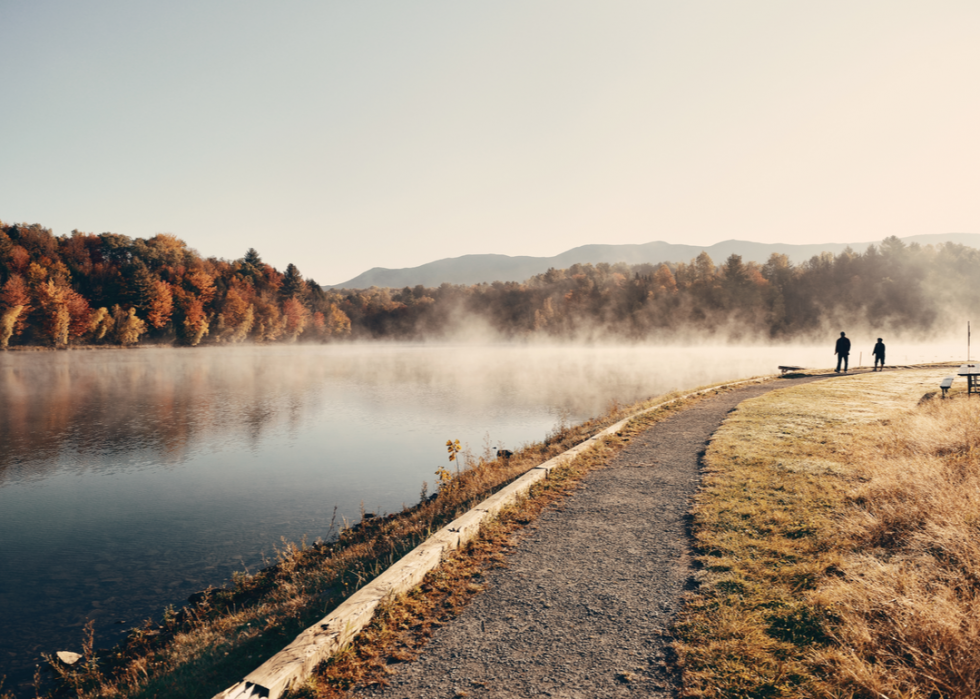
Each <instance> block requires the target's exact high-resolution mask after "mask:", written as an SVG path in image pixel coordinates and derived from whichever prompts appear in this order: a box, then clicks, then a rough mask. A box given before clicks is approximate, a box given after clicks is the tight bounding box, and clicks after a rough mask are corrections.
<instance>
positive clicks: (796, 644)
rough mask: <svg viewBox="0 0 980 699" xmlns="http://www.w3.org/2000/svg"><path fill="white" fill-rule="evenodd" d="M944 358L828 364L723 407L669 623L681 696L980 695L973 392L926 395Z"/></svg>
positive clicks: (979, 534)
mask: <svg viewBox="0 0 980 699" xmlns="http://www.w3.org/2000/svg"><path fill="white" fill-rule="evenodd" d="M947 373H948V369H942V368H938V369H921V370H910V371H902V372H883V373H877V374H863V375H856V376H850V377H842V378H835V379H833V380H829V381H821V382H817V383H812V384H807V385H803V386H798V387H793V388H788V389H785V390H782V391H776V392H773V393H770V394H767V395H766V396H763V397H760V398H757V399H754V400H751V401H747V402H745V403H743V404H742V405H741V406H740V407H739V409H738V410H737V411H736V412H735V413H733V414H732V415H731V416H730V417H729V419H728V420H726V422H725V423H724V425H723V426H722V428H721V429H720V430H719V431H718V432H717V433H716V434H715V436H714V438H713V440H712V443H711V445H710V448H709V449H708V452H707V454H706V457H705V461H706V473H705V477H704V481H703V484H702V489H701V491H700V494H699V496H698V499H697V503H696V506H695V510H694V525H693V530H694V536H695V539H696V545H697V547H698V551H699V556H698V561H699V564H700V570H699V571H698V582H699V587H698V589H697V590H696V591H695V592H694V593H692V594H691V595H690V597H689V599H688V600H687V606H686V610H685V611H684V612H683V613H682V615H681V617H680V619H679V621H678V624H677V632H678V634H679V637H680V641H679V642H678V643H677V652H678V662H679V664H680V666H681V668H682V671H683V678H684V687H685V689H684V694H685V696H690V697H800V696H815V697H851V696H853V697H895V698H898V697H976V696H980V636H978V630H980V622H978V619H977V614H976V610H977V609H978V605H977V603H978V601H980V600H978V599H977V595H978V592H980V507H978V505H980V450H978V448H977V447H978V443H980V424H978V422H980V401H976V400H974V401H971V400H969V399H968V398H967V397H966V396H965V395H964V394H962V393H959V394H954V398H953V399H952V400H945V401H944V400H939V399H938V398H936V397H935V395H934V394H935V393H937V387H938V384H939V381H940V380H941V379H942V377H943V376H945V375H946V374H947ZM929 394H933V395H932V397H929V398H924V397H925V396H927V395H929Z"/></svg>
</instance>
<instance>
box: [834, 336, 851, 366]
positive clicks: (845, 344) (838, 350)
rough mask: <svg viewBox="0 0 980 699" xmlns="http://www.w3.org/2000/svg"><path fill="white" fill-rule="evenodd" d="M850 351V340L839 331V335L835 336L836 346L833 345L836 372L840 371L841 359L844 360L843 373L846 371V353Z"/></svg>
mask: <svg viewBox="0 0 980 699" xmlns="http://www.w3.org/2000/svg"><path fill="white" fill-rule="evenodd" d="M850 353H851V341H850V340H848V339H847V338H846V337H844V332H843V331H841V334H840V337H838V338H837V346H836V347H834V354H836V355H837V368H836V369H835V370H834V371H836V372H837V373H838V374H839V373H840V363H841V360H843V361H844V373H845V374H846V373H847V355H849V354H850Z"/></svg>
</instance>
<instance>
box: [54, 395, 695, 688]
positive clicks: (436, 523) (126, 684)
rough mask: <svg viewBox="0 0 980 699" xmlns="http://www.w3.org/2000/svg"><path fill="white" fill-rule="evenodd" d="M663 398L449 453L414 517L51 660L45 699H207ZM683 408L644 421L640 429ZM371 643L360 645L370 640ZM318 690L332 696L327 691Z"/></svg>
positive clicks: (287, 557)
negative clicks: (502, 444) (496, 448)
mask: <svg viewBox="0 0 980 699" xmlns="http://www.w3.org/2000/svg"><path fill="white" fill-rule="evenodd" d="M671 397H672V396H667V397H662V398H658V399H657V401H647V402H643V403H639V404H635V405H631V406H612V407H611V408H610V410H609V411H608V412H607V414H605V415H603V416H601V417H599V418H595V419H593V420H589V421H587V422H585V423H582V424H580V425H576V426H568V425H564V424H562V425H559V427H557V428H556V429H555V431H554V432H553V433H552V434H551V435H549V437H548V439H547V440H545V442H543V443H539V444H534V445H529V446H526V447H525V448H523V449H520V450H515V452H514V453H513V454H512V455H511V456H510V457H509V458H496V457H494V456H493V455H492V454H491V449H490V446H489V445H486V446H485V448H484V452H483V454H482V455H479V456H475V455H473V454H471V453H469V452H462V453H459V452H456V453H453V456H455V457H456V459H457V461H461V462H462V463H463V464H464V468H462V469H461V470H460V471H459V472H458V474H454V473H452V472H451V471H446V470H445V469H439V471H441V472H444V473H443V475H442V477H441V478H440V479H439V483H438V485H437V490H436V492H434V493H432V494H431V495H430V494H429V492H428V489H427V486H423V489H422V493H421V497H420V502H419V504H418V505H416V506H415V507H412V508H409V509H406V510H405V511H403V512H400V513H395V514H392V515H379V516H375V515H373V514H369V513H365V514H364V515H363V517H362V520H361V521H360V522H358V523H357V524H356V525H354V526H350V527H345V528H342V530H341V532H340V534H339V537H337V538H336V539H334V540H329V541H326V542H323V541H318V542H316V543H315V544H312V545H310V546H306V545H305V544H301V545H294V544H287V543H285V542H284V544H283V546H282V547H281V549H280V550H279V551H278V557H277V560H276V561H275V562H274V564H273V565H271V566H269V567H267V568H266V569H264V570H262V571H259V572H257V573H254V574H250V573H242V574H240V575H238V576H236V577H235V579H234V581H233V582H234V584H233V585H232V586H230V587H228V588H226V589H213V590H208V591H206V592H204V593H202V594H199V595H195V596H194V597H193V598H192V604H191V605H190V606H188V607H185V608H183V609H181V610H172V609H171V610H167V611H166V613H165V614H164V615H163V617H162V619H160V620H148V621H147V622H146V623H144V624H143V625H141V626H140V627H139V628H134V629H133V630H132V631H131V632H130V634H129V637H128V639H127V640H126V642H124V643H122V644H120V645H119V646H117V647H115V648H113V649H111V650H106V651H98V650H96V649H95V647H96V645H97V643H96V642H94V641H92V640H90V641H89V642H87V643H86V644H85V646H84V648H83V649H82V651H83V652H82V658H81V659H80V660H79V662H78V663H76V664H74V665H71V666H67V665H65V664H63V663H61V662H60V661H58V660H57V659H55V658H51V659H50V665H51V668H52V669H53V671H54V673H55V675H56V676H57V677H56V679H57V687H56V688H54V689H53V690H51V691H50V692H48V693H47V695H46V696H48V697H61V696H73V697H75V696H77V697H88V698H92V699H94V698H95V697H146V698H149V697H154V696H166V697H175V698H176V697H199V696H201V694H202V687H206V688H208V689H207V690H205V693H206V694H207V696H212V695H213V694H215V693H217V692H219V691H221V690H222V689H224V688H226V687H228V686H231V685H233V684H235V683H236V682H237V681H239V680H240V679H241V678H242V677H244V676H245V675H247V674H248V673H249V672H251V671H252V670H254V669H255V668H256V667H257V666H258V665H260V664H261V663H262V662H264V660H265V659H267V658H268V657H270V656H271V655H273V654H274V653H276V652H278V651H279V650H281V648H282V647H283V646H285V645H286V644H287V643H288V642H289V641H290V640H292V638H293V637H295V636H296V635H297V634H298V633H299V632H300V631H302V630H303V629H304V628H306V627H308V626H309V625H311V624H312V623H314V622H315V621H317V620H318V619H320V618H322V617H323V616H324V615H326V614H327V613H328V612H329V611H330V610H332V609H333V608H335V607H336V606H337V605H338V604H339V603H340V602H342V601H343V600H344V599H346V598H347V597H348V596H350V595H351V594H352V593H353V592H355V591H356V590H357V589H359V588H360V587H362V586H363V585H364V584H366V583H367V582H369V581H370V580H372V579H373V578H374V577H376V576H377V575H378V574H380V573H381V572H383V571H384V570H385V569H387V568H388V567H389V566H390V565H391V564H392V563H393V562H395V561H397V560H398V559H399V558H401V557H402V556H403V555H404V554H405V553H407V552H408V551H410V550H411V549H412V548H414V547H415V546H416V545H418V544H419V543H421V542H422V541H424V540H425V539H426V538H428V536H430V535H431V534H432V533H433V532H434V531H436V530H437V529H439V528H440V527H442V526H444V525H445V524H447V523H449V522H450V521H452V520H453V519H454V518H455V517H457V516H458V515H460V514H462V513H463V512H465V511H468V510H469V509H471V508H472V507H473V506H474V505H475V504H476V503H478V502H479V501H480V500H482V499H484V498H485V497H487V496H488V495H490V494H491V493H493V492H495V491H496V490H498V489H499V488H500V487H503V486H504V485H506V484H507V483H508V482H510V481H511V480H513V479H514V478H515V477H517V476H519V475H521V474H523V473H524V472H526V471H527V470H528V469H530V468H532V467H533V466H535V465H537V464H539V463H541V462H542V461H545V460H547V459H549V458H551V457H553V456H556V455H558V454H560V453H562V452H563V451H566V450H567V449H569V448H570V447H572V446H574V445H575V444H578V443H579V442H581V441H583V440H585V439H587V438H588V437H590V436H592V435H593V434H595V433H597V432H599V431H601V430H602V429H604V428H605V427H607V426H609V425H611V424H613V423H615V422H617V421H619V420H621V419H622V418H623V417H625V416H626V415H629V414H632V413H633V412H636V411H638V410H642V409H645V408H648V407H652V406H654V405H656V403H658V402H660V401H662V400H665V399H669V398H671ZM680 405H681V403H676V404H673V405H671V406H669V407H665V408H661V409H659V410H657V411H653V412H651V413H650V414H649V415H647V416H645V417H644V418H643V420H644V422H643V423H642V426H648V425H649V424H652V422H651V421H656V420H658V419H662V417H663V416H664V415H666V414H669V413H670V412H672V411H674V410H676V409H678V408H679V407H680ZM640 428H641V427H637V428H635V429H640ZM631 429H633V428H631ZM628 439H629V435H628V434H621V435H620V436H619V437H616V438H613V439H610V440H606V442H604V443H602V444H600V445H598V446H597V447H596V449H593V450H588V451H587V452H586V453H585V454H583V455H582V456H581V457H580V458H578V459H576V460H575V461H574V462H573V463H572V464H571V465H570V466H569V467H568V468H567V469H566V470H565V471H563V472H562V474H561V476H560V477H556V478H555V479H549V481H551V482H549V484H547V485H546V486H544V489H545V490H546V491H548V492H551V493H555V492H558V490H560V489H561V488H563V487H566V486H567V484H568V483H569V482H570V480H569V479H572V478H573V477H574V475H575V473H577V472H579V471H581V472H584V470H586V469H587V467H588V465H589V464H592V465H595V464H598V463H601V462H602V461H603V460H604V458H605V457H606V456H607V455H609V454H611V453H613V452H614V451H615V450H618V448H620V447H621V445H623V444H625V443H626V441H628ZM611 450H612V451H611ZM530 511H531V510H527V511H525V509H524V508H522V509H521V511H520V512H519V513H511V515H508V516H512V518H513V519H515V521H518V523H519V521H520V520H523V519H526V517H528V516H529V515H528V512H530ZM502 526H505V527H506V525H502ZM514 526H516V525H514ZM501 531H503V530H501ZM443 574H446V573H445V572H444V573H443ZM453 594H455V593H453ZM450 606H452V605H450ZM379 623H380V622H379ZM373 638H375V636H374V635H372V634H371V633H369V634H368V636H367V639H368V640H369V641H370V640H371V639H373ZM96 641H97V639H96ZM405 652H406V653H407V652H408V651H407V650H406V651H405ZM345 657H348V658H354V657H355V656H349V654H348V656H345ZM375 665H376V663H371V662H367V663H364V662H362V661H356V662H355V663H354V667H355V668H356V671H355V675H357V676H358V677H360V676H363V675H364V674H365V673H368V672H372V671H374V670H372V668H374V669H375V670H376V669H377V668H376V667H375ZM321 681H322V682H325V683H326V685H325V686H327V685H331V681H330V680H329V679H323V680H321ZM343 681H346V680H342V681H341V682H343ZM331 686H332V685H331Z"/></svg>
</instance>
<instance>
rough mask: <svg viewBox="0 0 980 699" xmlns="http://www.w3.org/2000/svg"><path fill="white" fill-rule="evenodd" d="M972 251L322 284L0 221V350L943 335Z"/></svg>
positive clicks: (178, 248)
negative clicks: (456, 280) (880, 332)
mask: <svg viewBox="0 0 980 699" xmlns="http://www.w3.org/2000/svg"><path fill="white" fill-rule="evenodd" d="M978 266H980V250H976V249H973V248H967V247H965V246H963V245H957V244H954V243H946V244H944V245H941V246H938V247H932V246H926V247H921V246H918V245H915V244H913V245H905V244H904V243H902V242H901V241H900V240H898V239H897V238H895V237H891V238H888V239H886V240H884V241H883V242H882V243H881V245H878V246H874V245H873V246H870V247H869V248H868V249H867V250H865V251H863V252H854V251H851V250H846V251H844V252H842V253H840V254H839V255H836V256H835V255H832V254H830V253H826V254H824V255H821V256H818V257H813V258H812V259H810V260H808V261H807V262H804V263H802V264H799V265H793V264H791V263H790V262H789V260H788V259H787V257H786V256H785V255H778V254H774V255H772V256H771V257H770V258H769V259H768V260H766V261H748V260H742V258H741V257H740V256H738V255H732V256H730V257H729V258H728V259H726V260H724V261H723V262H722V263H721V264H720V265H719V264H716V262H715V261H714V260H712V259H711V258H710V257H709V256H708V255H707V253H702V254H700V255H698V256H697V257H696V258H695V259H693V260H691V261H690V262H689V263H676V264H675V263H669V264H658V265H652V264H640V265H627V264H625V263H623V264H614V265H610V264H606V263H601V264H597V265H594V266H593V265H590V264H577V265H573V266H572V267H570V268H569V269H564V270H558V269H551V270H549V271H548V272H546V273H544V274H539V275H537V276H534V277H532V278H531V279H528V280H525V281H523V282H494V283H492V284H475V285H472V286H463V285H452V284H442V285H441V286H439V287H438V288H426V287H423V286H416V287H414V288H408V287H405V288H404V289H379V288H375V287H372V288H370V289H324V288H322V287H321V286H320V285H319V284H317V283H316V282H315V281H314V280H312V279H305V278H304V277H303V276H302V274H301V273H300V271H299V269H298V268H297V267H296V266H295V265H293V264H290V265H288V266H287V267H286V269H285V270H284V271H279V270H277V269H275V268H274V267H272V266H271V265H269V264H266V263H265V262H263V261H262V258H261V256H260V255H259V253H258V252H257V251H256V250H255V249H249V250H248V251H247V252H245V254H244V256H243V257H241V258H238V259H235V260H231V261H229V260H225V259H219V258H215V257H209V258H204V257H202V256H201V255H199V254H198V253H197V252H195V251H194V250H193V249H191V248H190V247H188V246H187V244H186V243H185V242H184V241H182V240H180V239H178V238H176V237H175V236H173V235H169V234H159V235H155V236H153V237H151V238H148V239H143V238H130V237H128V236H125V235H119V234H115V233H101V234H98V235H95V234H90V233H81V232H78V231H72V233H71V235H69V236H55V235H52V233H51V232H50V231H49V230H48V229H45V228H43V227H42V226H40V225H37V224H32V225H24V224H18V225H5V224H2V223H0V348H3V349H6V348H8V347H12V348H16V347H25V346H46V347H59V348H60V347H69V346H82V345H89V346H91V345H102V346H105V345H116V346H137V345H141V344H147V343H156V344H178V345H190V346H194V345H199V344H229V343H240V342H260V343H267V342H297V341H300V342H328V341H336V340H340V339H345V338H352V339H374V340H376V339H390V340H401V341H406V340H409V341H414V340H423V339H454V338H456V337H459V336H461V335H462V336H467V335H474V334H475V335H477V336H479V337H482V338H495V339H531V338H541V339H560V340H593V339H599V338H601V339H603V340H606V341H608V340H618V341H623V340H629V341H635V340H654V339H655V340H683V339H685V338H689V337H698V338H704V337H711V336H715V337H717V338H722V339H736V340H745V341H759V340H771V339H813V338H815V337H817V336H822V335H825V334H826V332H827V327H828V326H831V325H832V326H833V328H831V329H832V330H835V331H836V330H839V328H840V327H847V328H855V327H859V328H869V329H871V330H872V331H874V330H875V329H877V328H887V329H888V332H889V333H890V334H891V335H894V334H895V333H896V332H899V331H901V332H903V333H904V334H906V335H908V336H910V337H913V336H917V335H918V336H923V337H925V336H930V335H932V336H934V334H935V332H936V331H937V330H938V329H942V330H944V331H945V329H946V327H947V320H948V317H949V315H950V314H951V313H955V312H956V311H957V309H960V308H975V307H976V306H977V305H978V304H980V277H978V276H977V275H976V274H975V270H976V269H977V267H978Z"/></svg>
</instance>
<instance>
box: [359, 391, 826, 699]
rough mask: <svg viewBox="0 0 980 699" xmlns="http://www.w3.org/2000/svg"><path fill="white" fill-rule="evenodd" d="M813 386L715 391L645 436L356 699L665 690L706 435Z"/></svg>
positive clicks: (573, 698) (669, 686) (668, 692)
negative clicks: (746, 409)
mask: <svg viewBox="0 0 980 699" xmlns="http://www.w3.org/2000/svg"><path fill="white" fill-rule="evenodd" d="M808 380H813V379H812V378H810V379H799V380H782V381H776V382H770V383H768V384H765V385H761V386H760V385H753V386H750V387H747V388H743V389H739V390H736V391H732V392H730V393H725V394H721V395H717V396H713V397H711V398H708V399H705V400H703V401H701V402H700V403H698V404H696V405H694V406H692V407H690V408H688V409H687V410H684V411H682V412H680V413H678V414H676V415H674V416H672V417H671V418H669V419H667V420H665V421H663V422H661V423H659V424H657V425H655V426H653V427H652V428H650V429H649V430H647V431H646V432H644V433H643V434H641V435H640V436H639V437H637V438H636V439H634V441H633V442H632V443H631V444H630V445H629V446H628V447H627V448H626V449H624V450H623V451H622V452H620V454H619V455H618V456H616V457H615V458H614V459H613V460H612V461H611V462H610V463H609V465H608V466H607V467H606V468H603V469H601V470H598V471H595V472H593V473H591V474H590V475H589V476H588V477H587V478H586V479H585V481H584V483H583V485H582V487H581V488H580V489H579V490H577V491H576V492H575V493H574V494H573V495H571V496H570V497H568V498H567V499H566V500H564V501H563V502H562V503H561V505H560V506H559V507H558V508H554V509H551V510H548V511H546V512H545V513H543V514H542V515H541V517H540V518H539V519H538V520H537V521H536V522H535V523H534V524H533V525H531V526H529V527H528V529H527V530H526V532H525V534H524V537H523V538H522V539H521V541H520V543H519V544H518V546H517V548H516V550H515V551H514V553H512V554H511V556H510V558H509V564H508V567H506V568H503V569H496V570H493V571H491V572H490V573H489V574H488V575H487V578H486V580H485V582H486V583H487V584H486V591H485V592H484V593H482V594H480V595H477V597H476V598H475V599H474V600H473V602H472V603H471V604H470V605H469V606H468V607H467V608H466V609H465V610H464V612H463V613H462V614H461V615H460V616H459V617H458V618H457V619H455V620H454V621H453V622H452V623H450V624H448V625H447V626H445V627H443V628H441V629H439V631H438V632H437V633H436V634H435V635H434V636H433V638H432V640H431V642H430V643H429V644H428V645H427V646H426V647H425V649H424V650H423V652H422V654H421V655H420V656H419V658H418V659H417V660H416V661H414V662H410V663H405V664H404V665H398V666H394V668H397V671H396V674H394V675H393V676H391V678H390V683H389V685H388V686H387V687H384V688H377V687H372V688H368V689H362V690H361V691H360V692H358V694H359V696H364V697H385V698H386V699H403V698H406V699H444V698H445V699H452V698H454V697H474V698H481V697H493V698H500V699H503V698H510V697H538V696H542V697H560V698H562V699H592V698H593V697H633V696H643V697H670V696H674V695H675V692H676V688H677V678H676V677H675V676H673V674H672V672H671V671H670V670H669V668H668V665H667V664H666V662H665V660H666V658H667V653H668V646H669V643H670V640H671V639H670V636H669V632H668V631H667V629H668V627H669V626H670V622H671V620H672V618H673V615H674V613H675V612H676V610H677V609H678V605H679V600H680V596H681V594H682V592H683V590H684V589H685V585H686V584H687V583H688V581H689V579H690V575H691V567H690V559H689V537H688V533H687V529H686V526H687V517H686V515H687V512H688V511H689V508H690V504H691V498H692V496H693V495H694V492H695V490H696V488H697V485H698V481H699V478H700V461H701V456H702V455H703V454H704V450H705V447H706V445H707V442H708V439H709V438H710V436H711V434H712V433H713V432H714V431H715V430H716V429H717V428H718V426H719V425H720V424H721V422H722V420H724V418H725V416H726V415H727V414H728V413H729V412H730V411H731V410H733V409H734V408H735V407H736V406H737V405H738V404H739V403H740V402H741V401H743V400H746V399H748V398H754V397H756V396H758V395H761V394H763V393H766V392H768V391H770V390H772V389H773V388H783V387H786V386H788V385H792V384H796V383H799V382H801V381H808ZM394 668H393V669H394Z"/></svg>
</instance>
